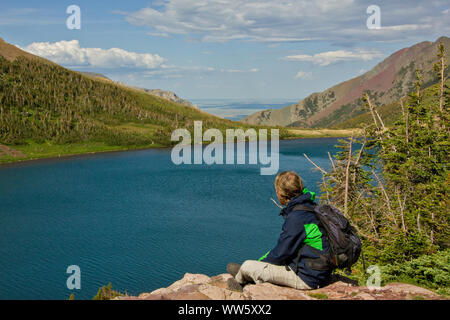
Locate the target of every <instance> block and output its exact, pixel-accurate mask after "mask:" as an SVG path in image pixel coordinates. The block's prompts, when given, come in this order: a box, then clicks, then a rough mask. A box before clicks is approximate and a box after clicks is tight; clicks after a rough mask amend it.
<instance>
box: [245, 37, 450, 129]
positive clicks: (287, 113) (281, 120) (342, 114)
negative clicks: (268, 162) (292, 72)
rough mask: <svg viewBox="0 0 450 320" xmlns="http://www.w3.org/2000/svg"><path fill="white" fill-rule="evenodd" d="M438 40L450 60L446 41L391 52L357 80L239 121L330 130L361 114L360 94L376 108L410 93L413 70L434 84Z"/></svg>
mask: <svg viewBox="0 0 450 320" xmlns="http://www.w3.org/2000/svg"><path fill="white" fill-rule="evenodd" d="M440 41H442V43H443V44H444V46H445V47H446V48H447V51H446V52H447V59H449V60H450V38H448V37H441V38H439V39H438V40H436V41H435V42H429V41H425V42H421V43H418V44H416V45H414V46H412V47H409V48H404V49H401V50H399V51H397V52H395V53H394V54H392V55H391V56H389V57H388V58H386V59H385V60H384V61H382V62H380V63H379V64H378V65H376V66H375V67H374V68H373V69H372V70H370V71H368V72H366V73H365V74H363V75H361V76H359V77H356V78H353V79H351V80H348V81H345V82H342V83H340V84H338V85H335V86H333V87H331V88H329V89H327V90H325V91H323V92H319V93H313V94H311V95H310V96H308V97H306V98H305V99H303V100H301V101H300V102H299V103H297V104H294V105H291V106H287V107H285V108H282V109H278V110H271V109H269V110H263V111H260V112H257V113H254V114H251V115H249V116H247V117H245V118H244V119H243V120H241V121H242V122H245V123H249V124H260V125H282V126H291V127H330V126H333V125H337V124H338V123H340V122H343V121H345V120H347V119H349V118H352V117H354V116H357V115H358V114H361V113H364V111H363V110H362V108H361V106H362V105H363V103H362V101H361V97H362V94H363V92H364V91H370V96H371V97H372V100H373V101H374V103H375V105H377V106H381V105H385V104H390V103H393V102H394V101H397V100H399V99H400V98H401V97H403V96H405V95H406V94H408V93H409V92H410V91H411V89H412V84H413V81H414V79H415V70H416V69H421V70H422V74H423V83H424V87H426V86H429V85H431V84H432V83H433V82H434V81H435V74H434V72H433V63H434V62H435V60H436V53H437V45H438V44H439V42H440Z"/></svg>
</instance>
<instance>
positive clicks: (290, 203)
mask: <svg viewBox="0 0 450 320" xmlns="http://www.w3.org/2000/svg"><path fill="white" fill-rule="evenodd" d="M275 191H276V194H277V197H278V200H279V202H280V203H281V204H282V205H285V207H284V208H283V209H282V210H281V213H280V215H281V216H282V217H283V218H284V219H285V222H284V224H283V227H282V232H281V235H280V238H279V239H278V243H277V245H276V246H275V248H273V249H272V250H271V251H269V252H268V253H266V254H265V255H264V256H263V257H261V258H260V259H259V260H258V261H255V260H247V261H245V262H244V263H243V264H242V266H240V265H239V264H237V263H229V264H228V266H227V271H228V273H230V274H231V275H232V276H233V277H234V279H230V280H229V281H228V286H229V287H230V289H232V290H238V291H241V290H242V286H243V285H245V284H247V283H256V284H258V283H263V282H269V283H273V284H276V285H281V286H287V287H292V288H295V289H300V290H308V289H316V288H319V287H322V286H325V285H326V284H328V282H329V281H330V277H331V270H313V269H311V268H310V267H309V266H308V263H307V259H308V260H310V259H316V258H319V255H318V253H322V254H324V253H326V252H328V249H329V243H328V240H327V237H326V235H325V231H324V230H323V229H322V228H321V227H320V226H319V221H318V220H317V218H316V216H315V214H314V213H313V212H310V211H304V210H301V208H300V209H299V208H295V207H296V206H299V205H301V206H308V207H311V206H314V205H315V203H314V198H315V194H314V193H313V192H310V191H308V190H307V189H306V188H304V187H303V182H302V179H301V178H300V176H299V175H298V174H297V173H295V172H293V171H285V172H281V173H280V174H278V176H277V177H276V178H275ZM300 249H301V253H300V255H299V250H300Z"/></svg>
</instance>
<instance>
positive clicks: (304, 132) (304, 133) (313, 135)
mask: <svg viewBox="0 0 450 320" xmlns="http://www.w3.org/2000/svg"><path fill="white" fill-rule="evenodd" d="M289 131H290V132H291V133H293V134H294V135H297V136H292V137H286V138H283V139H280V141H291V140H300V139H324V138H347V137H349V136H350V135H351V134H350V135H346V134H342V133H344V132H345V133H349V132H353V131H357V132H358V129H353V130H350V129H348V130H347V129H344V130H333V129H289ZM320 131H325V132H326V133H325V132H322V133H320ZM300 132H301V133H300ZM308 132H310V136H309V135H308ZM327 133H336V134H327ZM339 133H341V134H339ZM8 147H9V146H8ZM111 148H114V146H111ZM119 148H120V146H119ZM164 149H171V147H169V146H152V145H148V146H143V147H130V148H123V149H117V150H98V151H88V152H79V153H67V154H60V155H58V156H55V155H49V156H45V155H44V156H42V157H31V158H19V159H17V160H14V159H12V160H11V161H5V162H0V168H4V167H13V166H19V165H22V164H28V163H37V162H45V161H53V160H58V159H62V160H64V159H68V158H74V157H89V156H93V155H97V154H114V153H119V152H130V151H143V150H164ZM0 159H1V158H0ZM0 161H1V160H0Z"/></svg>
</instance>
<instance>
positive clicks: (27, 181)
mask: <svg viewBox="0 0 450 320" xmlns="http://www.w3.org/2000/svg"><path fill="white" fill-rule="evenodd" d="M336 143H337V139H335V138H325V139H302V140H291V141H280V171H283V170H296V171H297V172H298V173H299V174H300V175H301V176H302V177H303V179H304V181H305V184H306V185H307V186H308V188H309V189H310V190H313V191H316V192H317V191H318V188H317V182H318V181H319V179H320V173H318V172H313V171H312V170H311V169H312V165H311V164H310V163H309V162H307V160H305V159H304V157H303V156H302V155H303V153H306V154H308V155H309V156H310V158H311V159H313V161H315V162H316V163H318V164H319V165H321V166H323V167H325V168H328V167H329V160H328V156H327V151H331V152H333V151H335V150H334V145H335V144H336ZM273 180H274V176H261V175H260V167H259V166H256V165H213V166H207V165H181V166H175V165H174V164H172V162H171V160H170V149H161V150H142V151H130V152H122V153H110V154H97V155H90V156H80V157H71V158H66V159H58V160H45V161H38V162H28V163H23V164H19V165H14V166H3V167H0V299H67V298H68V297H69V295H70V294H71V293H72V292H73V293H74V294H75V297H76V299H91V298H92V297H93V296H94V295H95V294H96V292H97V290H98V288H99V287H100V286H102V285H105V284H107V283H109V282H111V283H112V285H113V288H114V289H117V290H119V291H125V290H126V291H127V292H128V293H129V294H138V293H141V292H149V291H152V290H154V289H157V288H160V287H165V286H168V285H170V284H171V283H172V282H174V281H176V280H178V279H180V278H181V277H183V275H184V273H186V272H189V273H204V274H207V275H215V274H219V273H224V272H225V267H226V264H227V263H228V262H230V261H234V262H242V261H243V260H245V259H257V258H259V257H260V256H261V255H263V254H264V253H265V252H267V251H268V250H269V249H271V248H272V247H273V246H274V245H275V244H276V241H277V238H278V236H279V233H280V230H281V229H280V228H281V225H282V222H283V219H282V218H281V217H279V216H278V213H279V209H278V208H277V207H276V206H275V205H274V204H273V203H272V202H271V201H270V197H274V198H275V191H274V189H273ZM70 265H78V266H79V267H80V269H81V290H73V291H71V290H68V289H67V287H66V280H67V277H68V276H69V274H66V269H67V267H68V266H70Z"/></svg>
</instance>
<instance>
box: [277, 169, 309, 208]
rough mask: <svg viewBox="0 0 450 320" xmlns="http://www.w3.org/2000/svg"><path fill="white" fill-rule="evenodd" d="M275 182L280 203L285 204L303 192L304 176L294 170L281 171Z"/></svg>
mask: <svg viewBox="0 0 450 320" xmlns="http://www.w3.org/2000/svg"><path fill="white" fill-rule="evenodd" d="M274 184H275V191H276V192H277V196H278V198H279V200H280V203H281V204H284V205H285V204H288V202H289V201H290V200H291V199H293V198H295V197H297V196H299V195H300V194H302V192H303V181H302V178H300V176H299V175H298V174H297V173H296V172H294V171H283V172H281V173H279V174H278V175H277V177H276V178H275V183H274Z"/></svg>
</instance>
